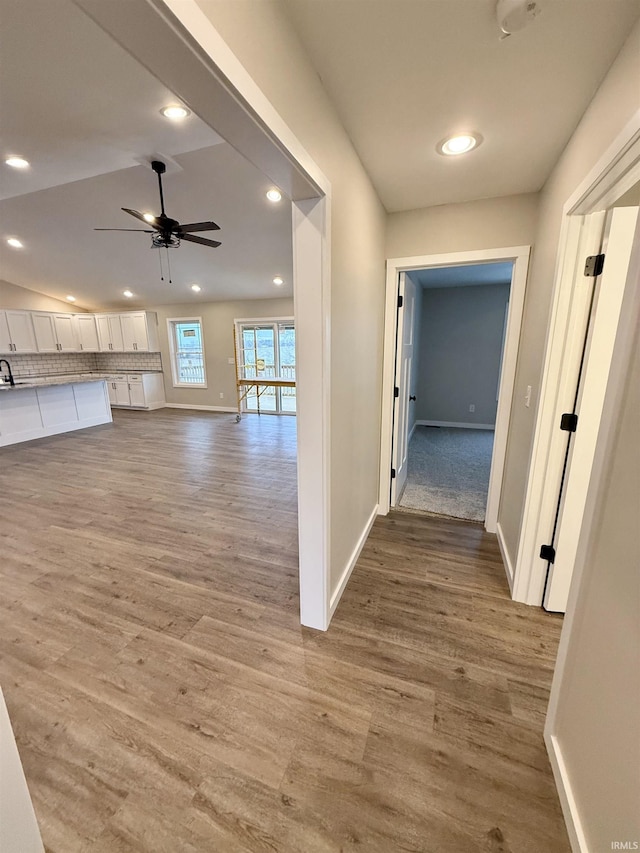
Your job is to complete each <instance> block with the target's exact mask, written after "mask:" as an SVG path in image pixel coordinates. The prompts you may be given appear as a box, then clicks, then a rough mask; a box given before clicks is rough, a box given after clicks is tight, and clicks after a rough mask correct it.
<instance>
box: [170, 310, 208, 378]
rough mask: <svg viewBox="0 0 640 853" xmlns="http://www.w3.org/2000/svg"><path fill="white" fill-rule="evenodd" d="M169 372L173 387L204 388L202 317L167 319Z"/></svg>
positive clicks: (205, 375) (205, 376)
mask: <svg viewBox="0 0 640 853" xmlns="http://www.w3.org/2000/svg"><path fill="white" fill-rule="evenodd" d="M167 328H168V331H169V348H170V350H171V373H172V375H173V387H174V388H180V387H185V388H206V387H207V374H206V371H205V366H204V343H203V340H202V319H201V318H200V317H180V318H178V319H175V320H167Z"/></svg>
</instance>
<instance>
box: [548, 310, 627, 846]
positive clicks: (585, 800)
mask: <svg viewBox="0 0 640 853" xmlns="http://www.w3.org/2000/svg"><path fill="white" fill-rule="evenodd" d="M636 322H637V320H636ZM639 341H640V335H639V334H638V332H637V331H636V342H635V348H634V356H633V360H632V365H631V369H630V371H629V375H628V378H627V381H626V385H625V394H624V402H623V405H622V411H621V412H620V417H619V420H618V422H617V436H616V438H615V439H614V444H613V448H612V451H611V453H610V455H609V457H608V458H607V459H606V460H605V464H606V469H605V470H606V471H607V472H608V476H607V477H606V479H605V485H604V488H603V490H602V493H601V495H600V511H599V513H598V514H597V515H596V518H595V523H594V525H593V528H592V531H593V533H592V536H593V538H592V539H590V540H589V545H590V547H589V550H588V553H587V558H586V564H585V566H584V569H583V572H582V581H581V584H580V588H579V593H578V597H577V600H576V603H575V607H574V609H573V612H571V604H570V609H569V612H568V614H567V616H568V617H570V618H568V619H567V622H566V623H565V631H566V630H568V629H569V628H570V629H571V630H570V635H569V642H568V648H567V657H566V663H565V666H564V670H563V677H562V681H561V682H560V684H559V688H558V693H557V712H556V716H555V723H554V727H553V730H552V731H551V732H550V734H552V735H555V737H556V739H557V749H558V752H559V753H560V754H561V757H562V759H563V761H564V765H565V773H566V778H565V780H564V782H565V784H568V785H569V786H570V789H571V793H572V794H573V798H574V800H575V809H576V811H577V815H578V819H579V823H580V824H581V826H582V830H583V832H584V834H585V836H586V842H587V847H586V848H585V853H586V851H587V850H588V851H593V853H596V851H601V850H603V851H604V850H611V849H614V848H613V847H612V842H614V841H619V842H625V841H626V842H636V843H637V844H639V845H640V732H639V720H640V718H639V716H638V714H639V710H638V709H640V619H639V618H638V604H639V602H640V571H639V567H640V528H639V526H638V519H640V443H639V442H638V423H639V422H640V343H639ZM564 639H565V638H564V636H563V640H564ZM555 688H556V685H555V684H554V692H555ZM628 849H638V848H637V847H636V848H628Z"/></svg>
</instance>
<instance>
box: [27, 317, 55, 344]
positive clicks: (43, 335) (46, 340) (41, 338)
mask: <svg viewBox="0 0 640 853" xmlns="http://www.w3.org/2000/svg"><path fill="white" fill-rule="evenodd" d="M32 319H33V330H34V332H35V333H36V344H37V347H38V352H58V341H57V338H56V328H55V324H54V322H53V314H33V315H32Z"/></svg>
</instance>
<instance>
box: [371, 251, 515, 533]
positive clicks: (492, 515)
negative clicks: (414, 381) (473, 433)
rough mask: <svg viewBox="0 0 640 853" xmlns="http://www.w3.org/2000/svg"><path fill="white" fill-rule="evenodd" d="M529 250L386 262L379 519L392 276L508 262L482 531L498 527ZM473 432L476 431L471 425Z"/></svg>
mask: <svg viewBox="0 0 640 853" xmlns="http://www.w3.org/2000/svg"><path fill="white" fill-rule="evenodd" d="M530 252H531V247H530V246H508V247H506V248H498V249H479V250H476V251H470V252H448V253H445V254H439V255H418V256H414V257H406V258H389V259H388V260H387V281H386V299H385V321H384V322H385V327H384V355H383V373H382V419H381V435H380V490H379V495H378V503H379V505H380V513H381V514H382V515H386V514H387V513H388V512H389V509H390V494H391V464H390V461H391V448H392V443H393V388H394V384H395V376H394V373H395V344H396V324H397V307H396V305H397V288H398V284H397V282H398V274H399V273H400V272H407V271H410V270H419V269H425V268H428V267H458V266H467V265H470V264H479V263H491V262H497V261H513V262H514V263H513V273H512V277H511V290H510V293H509V313H508V319H507V337H506V341H505V347H504V353H503V358H502V371H501V376H500V392H499V399H498V410H497V413H496V424H495V438H494V442H493V454H492V458H491V474H490V478H489V493H488V496H487V511H486V515H485V528H486V529H487V531H489V532H490V533H495V531H496V524H497V522H498V507H499V503H500V493H501V490H502V479H503V471H504V461H505V455H506V451H507V436H508V433H509V420H510V417H511V404H512V401H513V391H514V384H515V376H516V362H517V356H518V345H519V341H520V327H521V325H522V313H523V309H524V294H525V286H526V281H527V272H528V268H529V255H530ZM474 426H475V427H476V428H477V427H478V426H479V425H478V424H474Z"/></svg>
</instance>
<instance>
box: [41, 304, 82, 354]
mask: <svg viewBox="0 0 640 853" xmlns="http://www.w3.org/2000/svg"><path fill="white" fill-rule="evenodd" d="M74 316H75V315H73V314H50V313H48V312H46V313H45V312H33V313H32V315H31V317H32V320H33V329H34V331H35V335H36V344H37V347H38V352H78V351H79V349H80V347H79V343H78V339H77V337H76V326H75V319H74Z"/></svg>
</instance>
